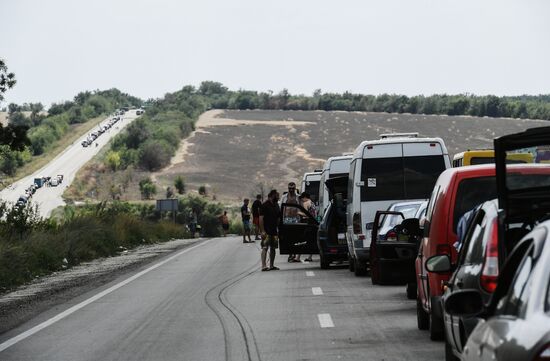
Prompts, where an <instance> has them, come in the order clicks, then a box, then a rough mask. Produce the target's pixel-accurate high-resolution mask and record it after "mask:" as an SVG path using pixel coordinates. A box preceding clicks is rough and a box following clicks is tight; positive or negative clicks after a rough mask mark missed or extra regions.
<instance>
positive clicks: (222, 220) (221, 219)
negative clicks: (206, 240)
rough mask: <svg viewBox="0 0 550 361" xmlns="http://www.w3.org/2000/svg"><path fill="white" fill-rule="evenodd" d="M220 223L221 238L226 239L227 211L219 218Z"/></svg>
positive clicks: (227, 229) (227, 228) (227, 226)
mask: <svg viewBox="0 0 550 361" xmlns="http://www.w3.org/2000/svg"><path fill="white" fill-rule="evenodd" d="M220 222H221V224H222V229H223V236H224V237H227V231H229V217H228V216H227V211H224V212H223V214H222V215H221V216H220Z"/></svg>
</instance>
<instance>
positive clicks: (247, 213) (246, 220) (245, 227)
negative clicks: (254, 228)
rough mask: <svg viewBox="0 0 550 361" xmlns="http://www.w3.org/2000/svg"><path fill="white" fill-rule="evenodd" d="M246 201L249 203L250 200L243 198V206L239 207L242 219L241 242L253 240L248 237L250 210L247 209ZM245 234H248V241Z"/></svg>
mask: <svg viewBox="0 0 550 361" xmlns="http://www.w3.org/2000/svg"><path fill="white" fill-rule="evenodd" d="M248 203H250V200H249V199H248V198H245V199H244V201H243V206H242V207H241V217H242V219H243V243H252V242H254V241H252V239H251V238H250V210H249V209H248ZM246 236H248V241H247V240H246Z"/></svg>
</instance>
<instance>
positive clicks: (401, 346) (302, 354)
mask: <svg viewBox="0 0 550 361" xmlns="http://www.w3.org/2000/svg"><path fill="white" fill-rule="evenodd" d="M276 265H278V266H279V267H280V268H281V270H280V271H269V272H261V271H260V265H259V249H258V245H257V244H243V243H242V242H241V240H240V239H239V238H235V237H228V238H215V239H212V240H208V241H205V242H202V243H199V244H198V245H197V246H193V247H190V248H187V249H184V250H183V251H178V252H176V253H174V254H172V255H170V256H167V257H166V258H164V259H163V260H161V261H157V262H156V263H153V264H149V265H147V266H145V267H144V268H143V269H141V270H138V271H136V273H134V274H130V275H126V276H124V277H121V278H120V279H118V280H115V281H114V282H112V283H110V284H108V285H106V286H104V287H102V288H100V289H97V290H94V291H92V292H89V293H88V294H85V295H82V296H81V297H78V298H77V299H75V300H73V301H71V302H69V303H66V304H63V305H61V306H58V307H56V308H55V309H51V310H49V311H47V312H45V313H43V314H41V315H39V316H37V317H36V318H35V319H33V320H31V321H29V322H27V323H26V324H23V325H22V326H20V327H18V328H17V329H13V330H11V331H9V332H7V333H5V334H3V335H0V360H52V361H53V360H56V361H59V360H71V361H76V360H155V361H159V360H209V361H210V360H213V361H215V360H231V361H237V360H255V361H256V360H263V361H267V360H281V361H283V360H284V361H287V360H408V361H412V360H442V359H443V345H442V344H441V343H434V342H431V341H430V340H429V338H428V335H427V333H425V332H422V331H419V330H417V328H416V313H415V302H414V301H411V300H407V298H406V295H405V289H404V287H403V286H400V287H393V286H392V287H382V286H372V285H371V284H370V280H369V279H368V278H357V277H355V276H353V275H352V274H350V272H349V271H348V270H347V267H346V268H339V269H331V270H321V269H320V268H319V263H318V262H314V263H312V264H303V263H292V264H289V263H286V258H285V259H283V257H280V256H278V258H277V260H276Z"/></svg>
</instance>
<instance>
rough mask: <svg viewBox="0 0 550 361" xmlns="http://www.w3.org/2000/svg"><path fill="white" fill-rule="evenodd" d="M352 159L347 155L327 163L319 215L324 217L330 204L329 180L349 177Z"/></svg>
mask: <svg viewBox="0 0 550 361" xmlns="http://www.w3.org/2000/svg"><path fill="white" fill-rule="evenodd" d="M351 158H352V155H351V154H346V155H340V156H336V157H330V158H329V159H327V161H326V162H325V165H324V166H323V172H322V173H321V185H320V186H319V212H318V214H319V215H321V216H322V215H323V214H324V213H325V210H326V209H327V207H328V205H329V203H330V199H329V195H328V188H327V186H326V184H325V182H326V181H327V179H331V178H335V177H342V176H348V174H349V165H350V161H351Z"/></svg>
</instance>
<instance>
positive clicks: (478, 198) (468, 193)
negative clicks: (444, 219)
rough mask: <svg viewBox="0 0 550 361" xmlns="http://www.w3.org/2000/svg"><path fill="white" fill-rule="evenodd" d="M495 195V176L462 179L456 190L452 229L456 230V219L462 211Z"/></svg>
mask: <svg viewBox="0 0 550 361" xmlns="http://www.w3.org/2000/svg"><path fill="white" fill-rule="evenodd" d="M496 197H497V184H496V180H495V177H479V178H469V179H463V180H462V181H461V182H460V183H459V185H458V189H457V191H456V198H455V206H454V213H453V230H454V232H456V228H457V226H458V221H459V220H460V218H461V217H462V216H463V215H464V213H466V212H468V211H469V210H471V209H473V208H474V207H475V206H477V205H478V204H481V203H483V202H485V201H488V200H490V199H494V198H496Z"/></svg>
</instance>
